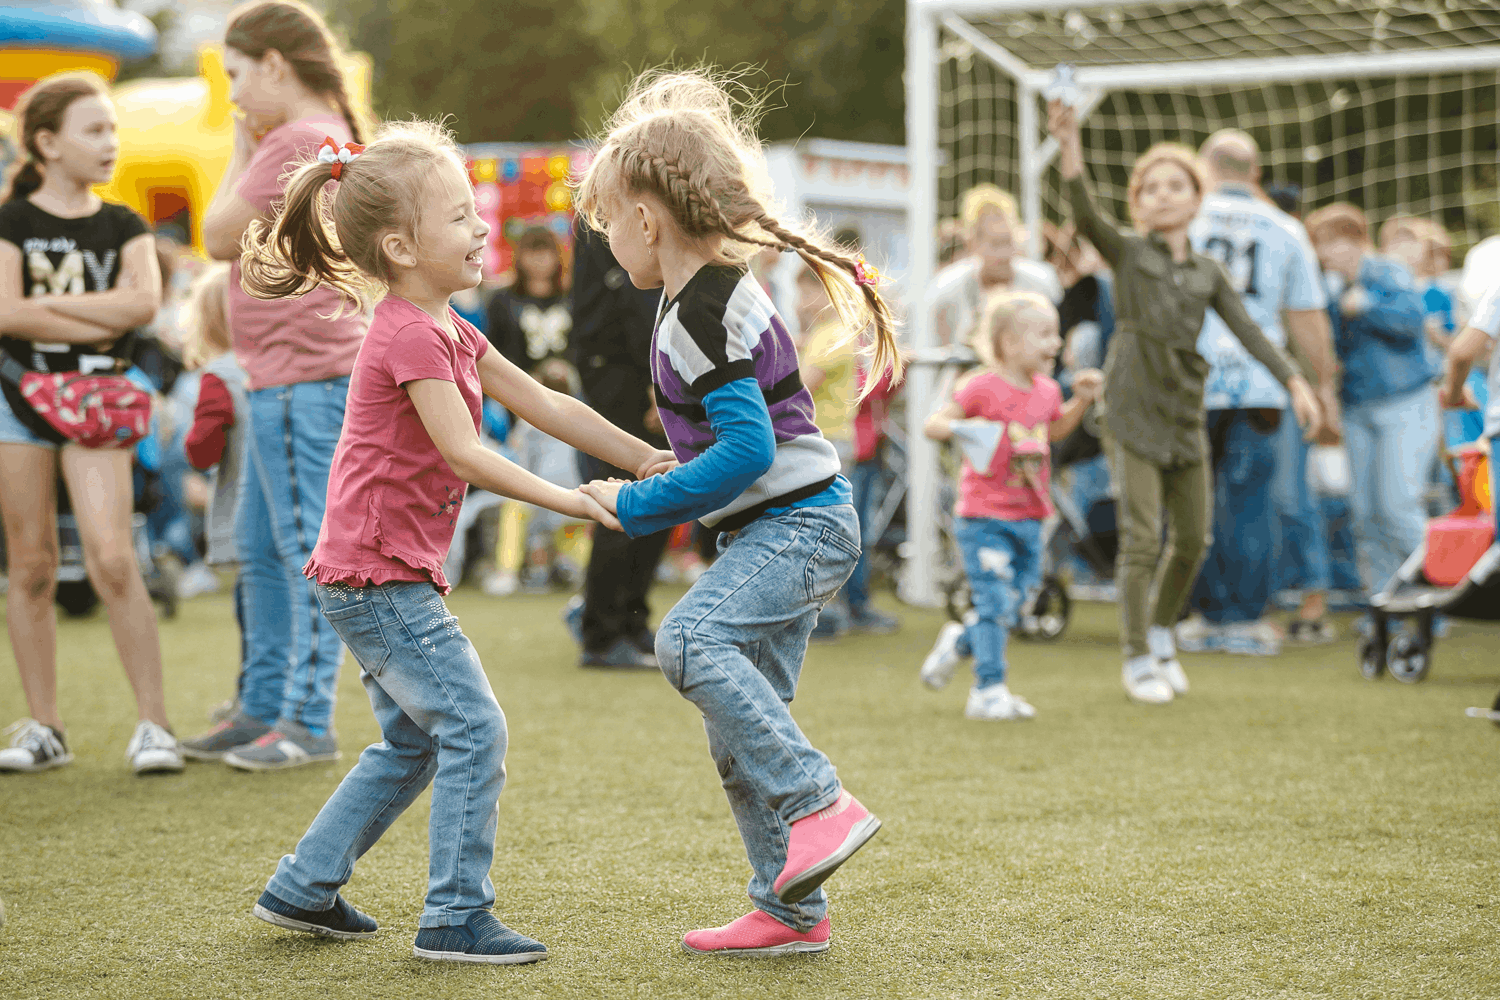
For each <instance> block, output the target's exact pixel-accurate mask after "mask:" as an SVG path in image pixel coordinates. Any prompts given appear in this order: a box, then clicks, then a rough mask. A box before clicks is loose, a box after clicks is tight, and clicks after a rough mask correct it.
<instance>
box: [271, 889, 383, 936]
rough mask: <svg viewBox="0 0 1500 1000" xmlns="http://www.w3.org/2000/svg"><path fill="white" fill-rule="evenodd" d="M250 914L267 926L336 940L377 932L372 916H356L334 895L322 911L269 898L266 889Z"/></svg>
mask: <svg viewBox="0 0 1500 1000" xmlns="http://www.w3.org/2000/svg"><path fill="white" fill-rule="evenodd" d="M250 912H251V913H253V914H255V915H256V916H257V917H259V918H260V919H262V920H264V921H265V922H266V923H268V924H275V925H276V926H277V927H285V928H286V929H287V930H289V931H305V932H306V933H308V934H316V935H318V937H326V938H334V939H335V940H338V941H354V940H357V939H359V938H367V937H374V936H375V932H376V931H377V930H379V929H380V925H379V924H377V923H376V922H375V920H374V918H373V917H370V916H368V915H366V914H363V913H360V912H359V911H358V910H356V909H355V908H354V907H352V906H350V905H349V902H348V900H346V899H344V897H343V896H338V895H335V896H334V897H333V905H332V906H330V907H329V908H328V909H326V910H304V909H302V907H300V906H293V905H292V904H291V903H288V902H287V901H286V900H284V899H281V898H280V897H278V896H273V895H271V890H269V889H267V890H266V891H265V892H263V893H261V894H260V899H258V900H257V901H256V903H255V909H253V910H251V911H250Z"/></svg>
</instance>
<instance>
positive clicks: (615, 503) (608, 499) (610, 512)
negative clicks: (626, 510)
mask: <svg viewBox="0 0 1500 1000" xmlns="http://www.w3.org/2000/svg"><path fill="white" fill-rule="evenodd" d="M675 468H677V456H676V455H673V454H672V453H671V452H670V451H654V452H652V453H651V454H650V455H648V456H646V458H645V460H644V461H642V462H641V465H640V468H638V469H636V470H635V476H636V478H637V479H649V478H650V477H651V476H656V475H660V474H662V473H664V472H671V471H672V470H673V469H675ZM625 485H626V481H625V480H623V479H615V478H613V477H611V478H609V479H595V480H594V481H593V482H591V483H584V484H583V485H582V486H580V487H578V489H577V491H576V492H577V494H578V495H579V496H580V497H582V498H583V500H584V501H585V503H586V504H587V508H586V510H587V513H586V514H585V515H584V516H586V517H590V518H593V519H594V520H595V521H598V522H599V523H600V524H602V525H604V526H605V527H606V528H613V529H614V530H616V531H622V530H624V529H622V528H621V527H620V521H619V518H617V517H616V516H615V514H616V513H617V512H618V511H619V501H620V490H621V489H622V488H624V486H625Z"/></svg>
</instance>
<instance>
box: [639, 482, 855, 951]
mask: <svg viewBox="0 0 1500 1000" xmlns="http://www.w3.org/2000/svg"><path fill="white" fill-rule="evenodd" d="M858 559H859V519H858V517H857V516H856V515H855V512H854V508H853V507H852V506H851V505H849V504H838V505H836V506H832V507H799V508H795V509H791V510H787V511H784V512H783V513H781V514H778V515H774V516H773V515H769V514H768V515H766V516H764V517H761V518H759V519H758V520H756V521H752V522H751V523H750V524H748V525H746V526H745V527H744V528H743V529H741V530H740V531H738V532H728V533H725V534H722V535H720V536H719V558H718V559H717V560H716V561H715V562H714V564H713V565H712V566H710V567H709V568H708V571H707V572H706V573H704V574H703V576H702V577H700V578H699V580H698V582H697V583H695V584H693V587H692V589H691V590H689V591H688V592H687V594H685V595H684V596H683V598H682V600H680V601H678V602H677V606H676V607H674V608H673V609H672V610H671V611H670V612H669V613H668V614H667V616H666V618H664V619H663V620H662V622H661V625H660V626H659V627H658V628H657V630H656V656H657V659H658V660H659V661H660V662H661V671H662V673H663V674H664V675H665V676H666V678H667V680H668V681H669V682H670V683H671V685H672V686H673V687H675V688H676V689H677V690H678V691H679V692H681V693H682V696H683V697H684V698H686V699H688V700H689V701H691V702H692V703H693V704H694V705H696V706H698V710H699V711H700V712H702V713H703V728H704V729H705V730H707V732H708V749H709V753H710V754H712V756H713V759H714V764H715V765H717V766H718V769H719V778H720V780H721V781H722V782H723V784H724V793H725V794H726V795H727V796H728V797H729V808H730V810H731V811H732V812H733V813H734V820H735V823H736V824H737V825H738V826H739V830H740V838H741V839H742V840H744V842H745V853H746V854H747V855H748V856H749V858H750V867H751V869H752V870H753V875H752V877H751V879H750V886H749V893H750V900H751V902H753V903H754V904H755V906H756V908H758V909H760V910H764V911H765V912H766V913H768V914H770V915H771V916H772V917H775V918H776V919H777V920H779V921H781V922H782V923H783V924H786V925H787V926H788V927H792V928H794V929H796V930H798V931H808V930H811V929H812V928H813V927H814V926H816V925H817V924H818V923H820V922H821V921H822V919H823V918H824V916H826V915H827V912H828V898H827V896H825V895H824V893H823V890H822V889H819V890H817V891H816V892H814V893H812V894H811V895H809V896H807V897H806V898H805V899H803V900H802V901H801V902H800V903H795V904H788V903H783V902H781V900H779V899H777V898H776V893H775V891H774V889H773V888H772V885H773V883H774V882H775V881H776V877H777V876H778V875H780V874H781V869H782V868H783V867H784V866H785V865H786V851H787V837H788V835H789V828H790V826H791V824H792V823H793V822H794V821H796V820H799V819H801V818H802V817H804V816H809V815H811V814H812V813H815V812H817V811H818V810H819V809H824V808H826V807H828V806H830V805H832V804H833V803H834V802H835V801H837V799H838V797H839V782H838V777H837V775H836V774H835V773H834V769H833V765H832V764H830V763H829V761H828V758H827V757H825V756H824V755H823V754H822V752H821V751H819V750H818V749H816V748H815V747H814V746H813V745H812V744H811V743H809V742H808V740H807V737H806V736H804V735H803V734H802V730H801V729H799V728H797V723H796V722H794V721H793V720H792V713H791V710H790V708H789V706H790V705H791V701H792V697H793V696H794V695H795V694H796V692H797V678H798V677H799V676H800V675H801V673H802V659H803V657H804V656H806V655H807V639H808V636H809V635H811V634H812V630H813V626H814V625H816V624H817V623H818V613H819V612H820V611H821V610H822V608H823V605H825V604H827V603H828V602H829V601H830V600H831V599H832V598H833V596H834V594H836V593H838V590H839V588H840V587H842V586H843V585H844V581H845V580H847V579H848V578H849V574H850V573H851V572H852V571H853V570H854V564H855V562H856V561H858Z"/></svg>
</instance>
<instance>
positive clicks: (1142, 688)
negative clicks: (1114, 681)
mask: <svg viewBox="0 0 1500 1000" xmlns="http://www.w3.org/2000/svg"><path fill="white" fill-rule="evenodd" d="M1120 679H1121V681H1123V682H1124V684H1125V693H1126V694H1128V695H1130V698H1131V700H1132V701H1138V702H1141V703H1142V704H1145V705H1165V704H1167V703H1168V702H1169V701H1171V700H1172V688H1171V687H1170V686H1169V685H1168V684H1167V682H1166V681H1164V680H1162V679H1161V678H1160V677H1159V676H1157V673H1156V660H1155V658H1154V657H1152V656H1151V655H1150V654H1149V653H1148V654H1147V655H1145V656H1133V657H1131V658H1130V659H1128V660H1126V661H1125V666H1124V667H1122V668H1121V670H1120Z"/></svg>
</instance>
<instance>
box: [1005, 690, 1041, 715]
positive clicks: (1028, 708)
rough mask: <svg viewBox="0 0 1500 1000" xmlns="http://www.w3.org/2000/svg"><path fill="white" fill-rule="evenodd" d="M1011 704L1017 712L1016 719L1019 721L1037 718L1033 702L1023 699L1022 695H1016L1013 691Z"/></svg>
mask: <svg viewBox="0 0 1500 1000" xmlns="http://www.w3.org/2000/svg"><path fill="white" fill-rule="evenodd" d="M1010 704H1011V707H1012V708H1014V709H1015V711H1016V718H1018V719H1035V718H1036V708H1035V707H1033V706H1032V704H1031V702H1029V701H1027V700H1026V699H1025V698H1022V697H1021V696H1020V695H1018V694H1016V693H1015V692H1014V691H1012V692H1011V693H1010Z"/></svg>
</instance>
